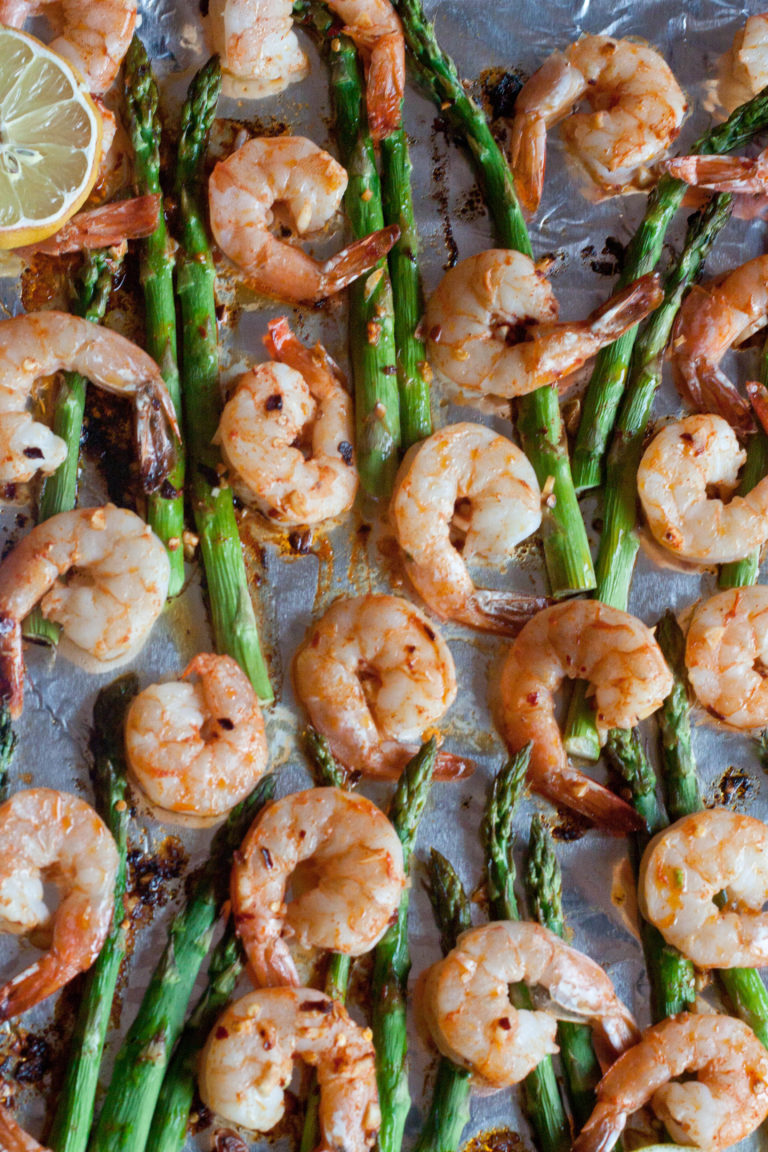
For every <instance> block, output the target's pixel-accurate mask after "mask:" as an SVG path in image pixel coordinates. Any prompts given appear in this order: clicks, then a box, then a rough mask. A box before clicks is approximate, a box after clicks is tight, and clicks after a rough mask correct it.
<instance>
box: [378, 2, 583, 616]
mask: <svg viewBox="0 0 768 1152" xmlns="http://www.w3.org/2000/svg"><path fill="white" fill-rule="evenodd" d="M395 7H396V8H397V10H398V12H399V13H400V16H401V18H402V21H403V27H404V29H405V36H406V40H407V42H408V47H409V48H410V50H411V53H412V54H413V57H414V58H415V60H416V63H417V65H418V74H419V77H420V79H421V80H422V82H423V84H424V87H425V88H426V90H427V92H428V93H429V95H430V96H431V97H432V99H433V100H434V101H435V103H436V104H437V106H438V108H439V109H440V111H441V114H442V115H444V116H445V117H446V119H447V120H448V121H449V123H450V124H451V126H452V127H453V128H454V130H455V131H456V132H457V134H458V135H459V137H460V138H461V139H463V140H464V141H465V142H466V144H467V146H468V148H469V150H470V154H471V157H472V161H473V164H474V167H475V171H476V174H477V176H478V179H479V181H480V184H481V186H482V188H483V191H484V193H485V198H486V202H487V204H488V207H489V210H490V212H491V216H492V218H493V222H494V227H495V230H496V237H497V240H498V242H499V244H501V245H503V246H504V247H507V248H516V249H517V250H518V251H519V252H523V253H525V255H527V256H530V255H531V243H530V240H529V238H528V233H527V230H526V227H525V221H524V219H523V215H522V213H521V211H520V205H519V204H518V201H517V196H516V195H515V188H514V183H513V181H512V176H511V173H510V171H509V166H508V164H507V161H506V159H505V157H504V156H503V154H502V152H501V150H500V149H499V146H498V144H497V143H496V141H495V140H494V138H493V134H492V133H491V130H490V128H489V126H488V122H487V120H486V118H485V116H484V115H483V112H482V111H481V109H480V108H478V106H477V105H476V104H475V103H474V101H473V100H472V99H471V98H470V97H469V96H468V95H467V93H466V92H465V90H464V86H463V85H462V83H461V81H460V80H459V78H458V75H457V73H456V68H455V65H454V63H453V61H452V60H451V59H450V57H448V56H447V55H446V54H445V52H443V51H442V49H441V48H440V46H439V44H438V43H437V40H436V39H435V34H434V30H433V28H432V26H431V24H430V23H429V22H428V21H427V19H426V17H425V15H424V10H423V7H422V4H421V0H395ZM517 429H518V432H519V434H520V438H521V440H522V443H523V448H524V450H525V453H526V455H527V457H528V459H529V460H530V461H531V464H532V465H533V467H534V470H535V472H536V475H537V477H538V481H539V484H540V485H541V487H542V488H544V487H545V485H546V486H547V491H548V492H550V493H551V498H550V499H549V500H548V501H547V504H546V507H545V509H544V520H543V522H542V535H543V539H544V555H545V559H546V565H547V572H548V574H549V583H550V587H551V590H552V594H553V595H554V596H561V595H564V594H567V593H569V592H571V591H589V590H590V589H591V588H594V586H595V574H594V570H593V567H592V557H591V555H590V551H589V542H588V540H587V533H586V529H585V528H584V522H583V520H582V517H581V511H580V509H579V504H578V501H577V499H576V492H575V490H574V487H573V480H572V478H571V466H570V462H569V460H568V446H567V443H566V439H565V432H564V429H563V423H562V420H561V418H560V406H559V403H558V395H557V389H556V388H554V387H547V388H539V389H538V390H537V391H536V392H532V393H531V394H530V395H528V396H524V397H522V399H521V400H520V401H518V418H517Z"/></svg>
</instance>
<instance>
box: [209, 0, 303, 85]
mask: <svg viewBox="0 0 768 1152" xmlns="http://www.w3.org/2000/svg"><path fill="white" fill-rule="evenodd" d="M292 10H293V4H292V0H213V3H212V4H211V6H210V13H209V14H210V25H211V37H212V40H213V46H214V49H215V51H216V52H218V53H219V55H220V56H221V66H222V71H223V76H222V80H223V85H222V87H223V91H224V94H225V95H227V96H245V97H249V98H251V99H259V98H260V97H263V96H273V95H276V94H277V93H278V92H282V91H283V90H284V89H285V88H287V87H288V85H289V84H295V83H296V81H297V80H303V79H304V77H305V76H307V75H308V73H309V61H308V60H307V58H306V56H305V55H304V53H303V52H302V50H301V48H300V47H299V41H298V39H297V37H296V33H295V32H294V31H293V16H292Z"/></svg>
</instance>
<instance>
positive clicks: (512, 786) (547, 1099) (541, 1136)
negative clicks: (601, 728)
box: [482, 744, 571, 1152]
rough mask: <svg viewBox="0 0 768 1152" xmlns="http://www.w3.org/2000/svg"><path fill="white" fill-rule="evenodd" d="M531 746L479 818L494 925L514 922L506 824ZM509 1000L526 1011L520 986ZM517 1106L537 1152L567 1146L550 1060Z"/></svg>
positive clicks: (497, 782) (526, 994) (498, 782)
mask: <svg viewBox="0 0 768 1152" xmlns="http://www.w3.org/2000/svg"><path fill="white" fill-rule="evenodd" d="M530 758H531V746H530V744H529V745H526V747H525V748H523V749H522V751H520V752H518V754H517V755H516V756H515V757H514V758H513V759H512V760H510V762H509V763H508V764H507V765H506V766H505V767H504V768H502V769H501V771H500V772H499V773H498V775H497V776H496V777H495V778H494V781H493V784H492V786H491V791H490V794H489V797H488V802H487V804H486V808H485V814H484V818H483V828H482V836H483V843H484V846H485V861H486V864H485V866H486V875H487V886H488V903H489V911H490V915H491V918H492V919H494V920H519V919H520V910H519V908H518V904H517V898H516V896H515V873H516V870H515V861H514V857H513V855H512V849H513V844H514V831H513V828H512V819H513V816H514V811H515V808H516V806H517V801H518V799H519V797H520V794H521V792H522V790H523V788H524V787H525V777H526V772H527V770H528V762H529V760H530ZM509 997H510V1000H511V1001H512V1004H513V1005H514V1007H515V1008H517V1009H518V1010H519V1009H525V1010H526V1011H531V1010H532V1009H533V1000H532V998H531V993H530V991H529V989H528V988H527V987H526V985H525V984H523V983H519V984H513V985H511V986H510V990H509ZM522 1104H523V1111H524V1112H525V1114H526V1116H527V1117H528V1120H529V1121H530V1123H531V1126H532V1128H533V1130H534V1133H535V1136H536V1146H537V1147H538V1148H539V1150H540V1152H564V1150H565V1149H566V1148H569V1147H570V1143H571V1133H570V1126H569V1124H568V1117H567V1116H566V1114H565V1110H564V1108H563V1103H562V1100H561V1099H560V1091H559V1089H558V1086H557V1080H556V1079H555V1070H554V1067H553V1065H552V1060H551V1059H550V1057H548V1056H547V1057H545V1058H544V1059H543V1060H542V1061H541V1062H540V1063H539V1064H538V1065H537V1067H536V1068H534V1069H533V1071H532V1072H529V1074H528V1075H527V1076H526V1078H525V1080H524V1081H523V1084H522Z"/></svg>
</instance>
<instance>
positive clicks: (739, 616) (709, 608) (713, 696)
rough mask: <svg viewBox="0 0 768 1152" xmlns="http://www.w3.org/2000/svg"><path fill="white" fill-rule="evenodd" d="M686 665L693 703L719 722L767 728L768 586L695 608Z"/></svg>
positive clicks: (735, 590)
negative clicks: (694, 698)
mask: <svg viewBox="0 0 768 1152" xmlns="http://www.w3.org/2000/svg"><path fill="white" fill-rule="evenodd" d="M685 663H686V666H687V668H688V678H689V680H690V682H691V687H692V688H693V690H694V692H695V693H696V697H697V699H698V700H699V702H700V703H701V704H703V706H704V707H705V708H706V709H707V711H708V712H710V713H711V714H712V715H713V716H715V717H716V718H717V719H718V720H723V721H724V722H725V723H726V724H730V725H731V726H732V727H733V728H763V727H764V726H765V725H766V724H768V588H766V587H765V586H764V585H758V586H757V587H755V588H729V589H728V590H727V591H726V592H718V593H717V595H716V596H712V597H710V599H709V600H704V601H703V602H702V603H701V604H699V605H697V607H696V609H695V611H694V613H693V617H692V619H691V624H690V627H689V629H688V636H687V638H686V643H685Z"/></svg>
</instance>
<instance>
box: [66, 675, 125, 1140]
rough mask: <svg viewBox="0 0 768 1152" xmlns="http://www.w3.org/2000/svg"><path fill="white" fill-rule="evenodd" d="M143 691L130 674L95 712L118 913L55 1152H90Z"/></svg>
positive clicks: (120, 947)
mask: <svg viewBox="0 0 768 1152" xmlns="http://www.w3.org/2000/svg"><path fill="white" fill-rule="evenodd" d="M138 689H139V681H138V678H137V677H136V676H135V675H134V674H133V673H130V672H129V673H127V674H126V675H125V676H121V677H120V678H119V679H118V680H115V681H114V683H112V684H110V685H108V686H107V687H106V688H102V690H101V691H100V692H99V695H98V696H97V697H96V703H95V704H94V708H93V733H92V736H91V751H92V753H93V772H92V778H93V786H94V792H95V797H96V808H97V810H98V812H99V814H100V815H101V816H102V817H103V819H104V821H105V823H106V825H107V827H108V828H109V830H110V832H111V833H112V835H113V836H114V838H115V843H116V844H117V851H118V857H119V863H118V871H117V876H116V878H115V908H114V912H113V913H112V926H111V928H110V930H109V935H108V936H107V938H106V940H105V941H104V946H103V948H102V950H101V952H100V953H99V956H98V959H97V960H96V962H95V964H94V965H93V967H92V968H91V970H90V972H89V973H88V975H87V976H86V978H85V981H84V983H83V990H82V997H81V1000H80V1007H79V1009H78V1014H77V1020H76V1022H75V1030H74V1034H73V1037H72V1041H71V1044H70V1059H69V1062H68V1064H67V1072H66V1076H65V1077H64V1085H63V1087H62V1090H61V1095H60V1096H59V1099H58V1103H57V1105H56V1113H55V1115H54V1118H53V1126H52V1128H51V1133H50V1136H49V1138H48V1145H49V1147H50V1149H51V1150H52V1152H85V1149H86V1147H87V1145H88V1135H89V1133H90V1130H91V1123H92V1122H93V1110H94V1101H95V1098H96V1088H97V1084H98V1079H99V1067H100V1065H101V1054H102V1051H103V1049H104V1041H105V1039H106V1035H107V1029H108V1027H109V1018H110V1015H111V1012H112V1000H113V998H114V995H115V986H116V984H117V977H118V975H119V972H120V965H121V964H122V962H123V958H124V956H125V950H126V945H127V936H128V922H127V920H126V915H125V908H124V906H123V897H124V895H125V882H126V867H127V865H126V859H127V852H128V823H129V816H130V813H129V809H128V804H127V803H126V799H125V796H126V780H125V759H124V753H123V727H124V722H125V714H126V712H127V710H128V705H129V704H130V702H131V700H132V699H133V697H134V696H135V695H136V693H137V691H138Z"/></svg>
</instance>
